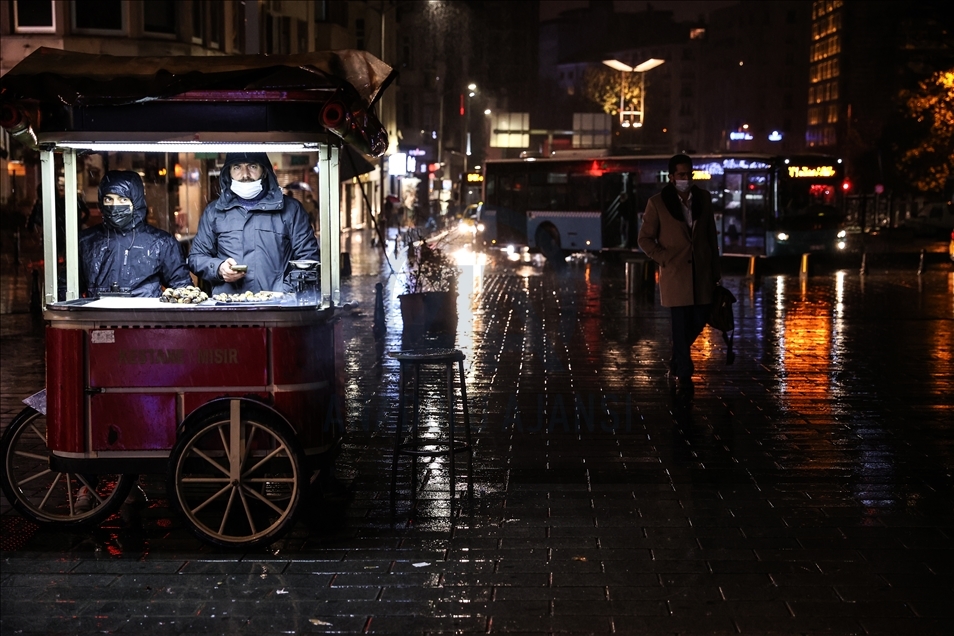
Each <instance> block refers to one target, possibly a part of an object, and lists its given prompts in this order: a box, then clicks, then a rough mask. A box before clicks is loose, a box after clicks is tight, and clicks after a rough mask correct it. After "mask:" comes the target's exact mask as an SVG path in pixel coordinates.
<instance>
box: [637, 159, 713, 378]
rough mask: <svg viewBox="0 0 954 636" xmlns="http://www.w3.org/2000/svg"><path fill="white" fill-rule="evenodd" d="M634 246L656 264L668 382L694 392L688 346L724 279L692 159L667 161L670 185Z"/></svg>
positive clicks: (654, 202) (708, 205)
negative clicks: (666, 316)
mask: <svg viewBox="0 0 954 636" xmlns="http://www.w3.org/2000/svg"><path fill="white" fill-rule="evenodd" d="M638 243H639V247H640V249H642V250H643V251H644V252H645V253H646V254H647V255H648V256H649V257H650V258H651V259H653V260H654V261H655V262H656V263H658V264H659V298H660V302H661V303H662V306H663V307H669V308H670V310H671V312H672V357H671V359H670V361H669V378H670V381H678V382H679V385H680V387H682V388H689V387H691V386H692V375H693V372H694V367H693V364H692V354H691V349H692V344H693V343H694V342H695V340H696V338H697V337H698V336H699V334H700V333H702V330H703V328H705V326H706V320H707V319H708V317H709V311H710V309H711V306H712V298H713V289H714V288H715V286H716V285H717V284H718V283H719V281H720V280H721V278H722V274H721V270H720V269H719V245H718V239H717V236H716V226H715V219H714V217H713V215H712V199H711V197H710V195H709V192H708V191H706V190H703V189H702V188H698V187H696V186H693V185H692V159H691V158H690V157H689V156H687V155H683V154H680V155H675V156H673V157H672V158H671V159H670V160H669V183H668V184H667V185H666V186H665V187H664V188H663V189H662V192H660V193H659V194H657V195H655V196H653V197H652V198H650V199H649V202H648V203H647V205H646V212H645V214H644V215H643V224H642V227H641V228H640V230H639V238H638Z"/></svg>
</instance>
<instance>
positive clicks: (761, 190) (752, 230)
mask: <svg viewBox="0 0 954 636" xmlns="http://www.w3.org/2000/svg"><path fill="white" fill-rule="evenodd" d="M767 196H768V174H766V173H764V172H750V173H748V174H746V175H745V214H744V215H743V216H744V219H745V234H746V239H745V244H746V245H748V246H752V247H763V246H764V245H765V223H766V219H765V212H766V210H768V207H769V206H768V201H767Z"/></svg>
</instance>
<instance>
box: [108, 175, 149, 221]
mask: <svg viewBox="0 0 954 636" xmlns="http://www.w3.org/2000/svg"><path fill="white" fill-rule="evenodd" d="M107 194H118V195H119V196H121V197H126V198H127V199H129V200H130V201H132V207H133V218H134V222H133V226H132V227H136V226H139V225H141V224H143V223H145V221H146V215H147V214H148V213H149V210H148V209H147V208H146V191H145V188H143V185H142V177H140V176H139V173H137V172H133V171H131V170H110V171H109V172H107V173H106V174H105V175H104V176H103V179H102V180H101V181H100V182H99V209H100V210H102V209H103V198H104V197H105V196H106V195H107Z"/></svg>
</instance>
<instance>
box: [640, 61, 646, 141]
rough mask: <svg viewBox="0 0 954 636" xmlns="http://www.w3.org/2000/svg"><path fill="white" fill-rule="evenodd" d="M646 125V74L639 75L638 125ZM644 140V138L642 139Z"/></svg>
mask: <svg viewBox="0 0 954 636" xmlns="http://www.w3.org/2000/svg"><path fill="white" fill-rule="evenodd" d="M645 123H646V72H645V71H643V72H642V73H640V74H639V125H640V126H643V125H645ZM643 139H644V140H645V139H646V138H645V137H643Z"/></svg>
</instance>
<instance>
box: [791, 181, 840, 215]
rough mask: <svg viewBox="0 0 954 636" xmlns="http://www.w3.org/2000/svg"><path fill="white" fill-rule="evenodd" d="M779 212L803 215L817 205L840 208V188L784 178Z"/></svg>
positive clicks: (833, 185)
mask: <svg viewBox="0 0 954 636" xmlns="http://www.w3.org/2000/svg"><path fill="white" fill-rule="evenodd" d="M779 195H780V196H779V198H780V200H779V212H780V213H782V214H785V215H790V214H802V213H805V212H807V211H808V209H809V208H811V207H812V206H815V205H824V206H830V207H838V203H839V201H838V187H837V186H836V185H835V184H833V183H818V182H814V183H813V182H810V181H796V180H795V179H788V178H782V179H780V183H779Z"/></svg>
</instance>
